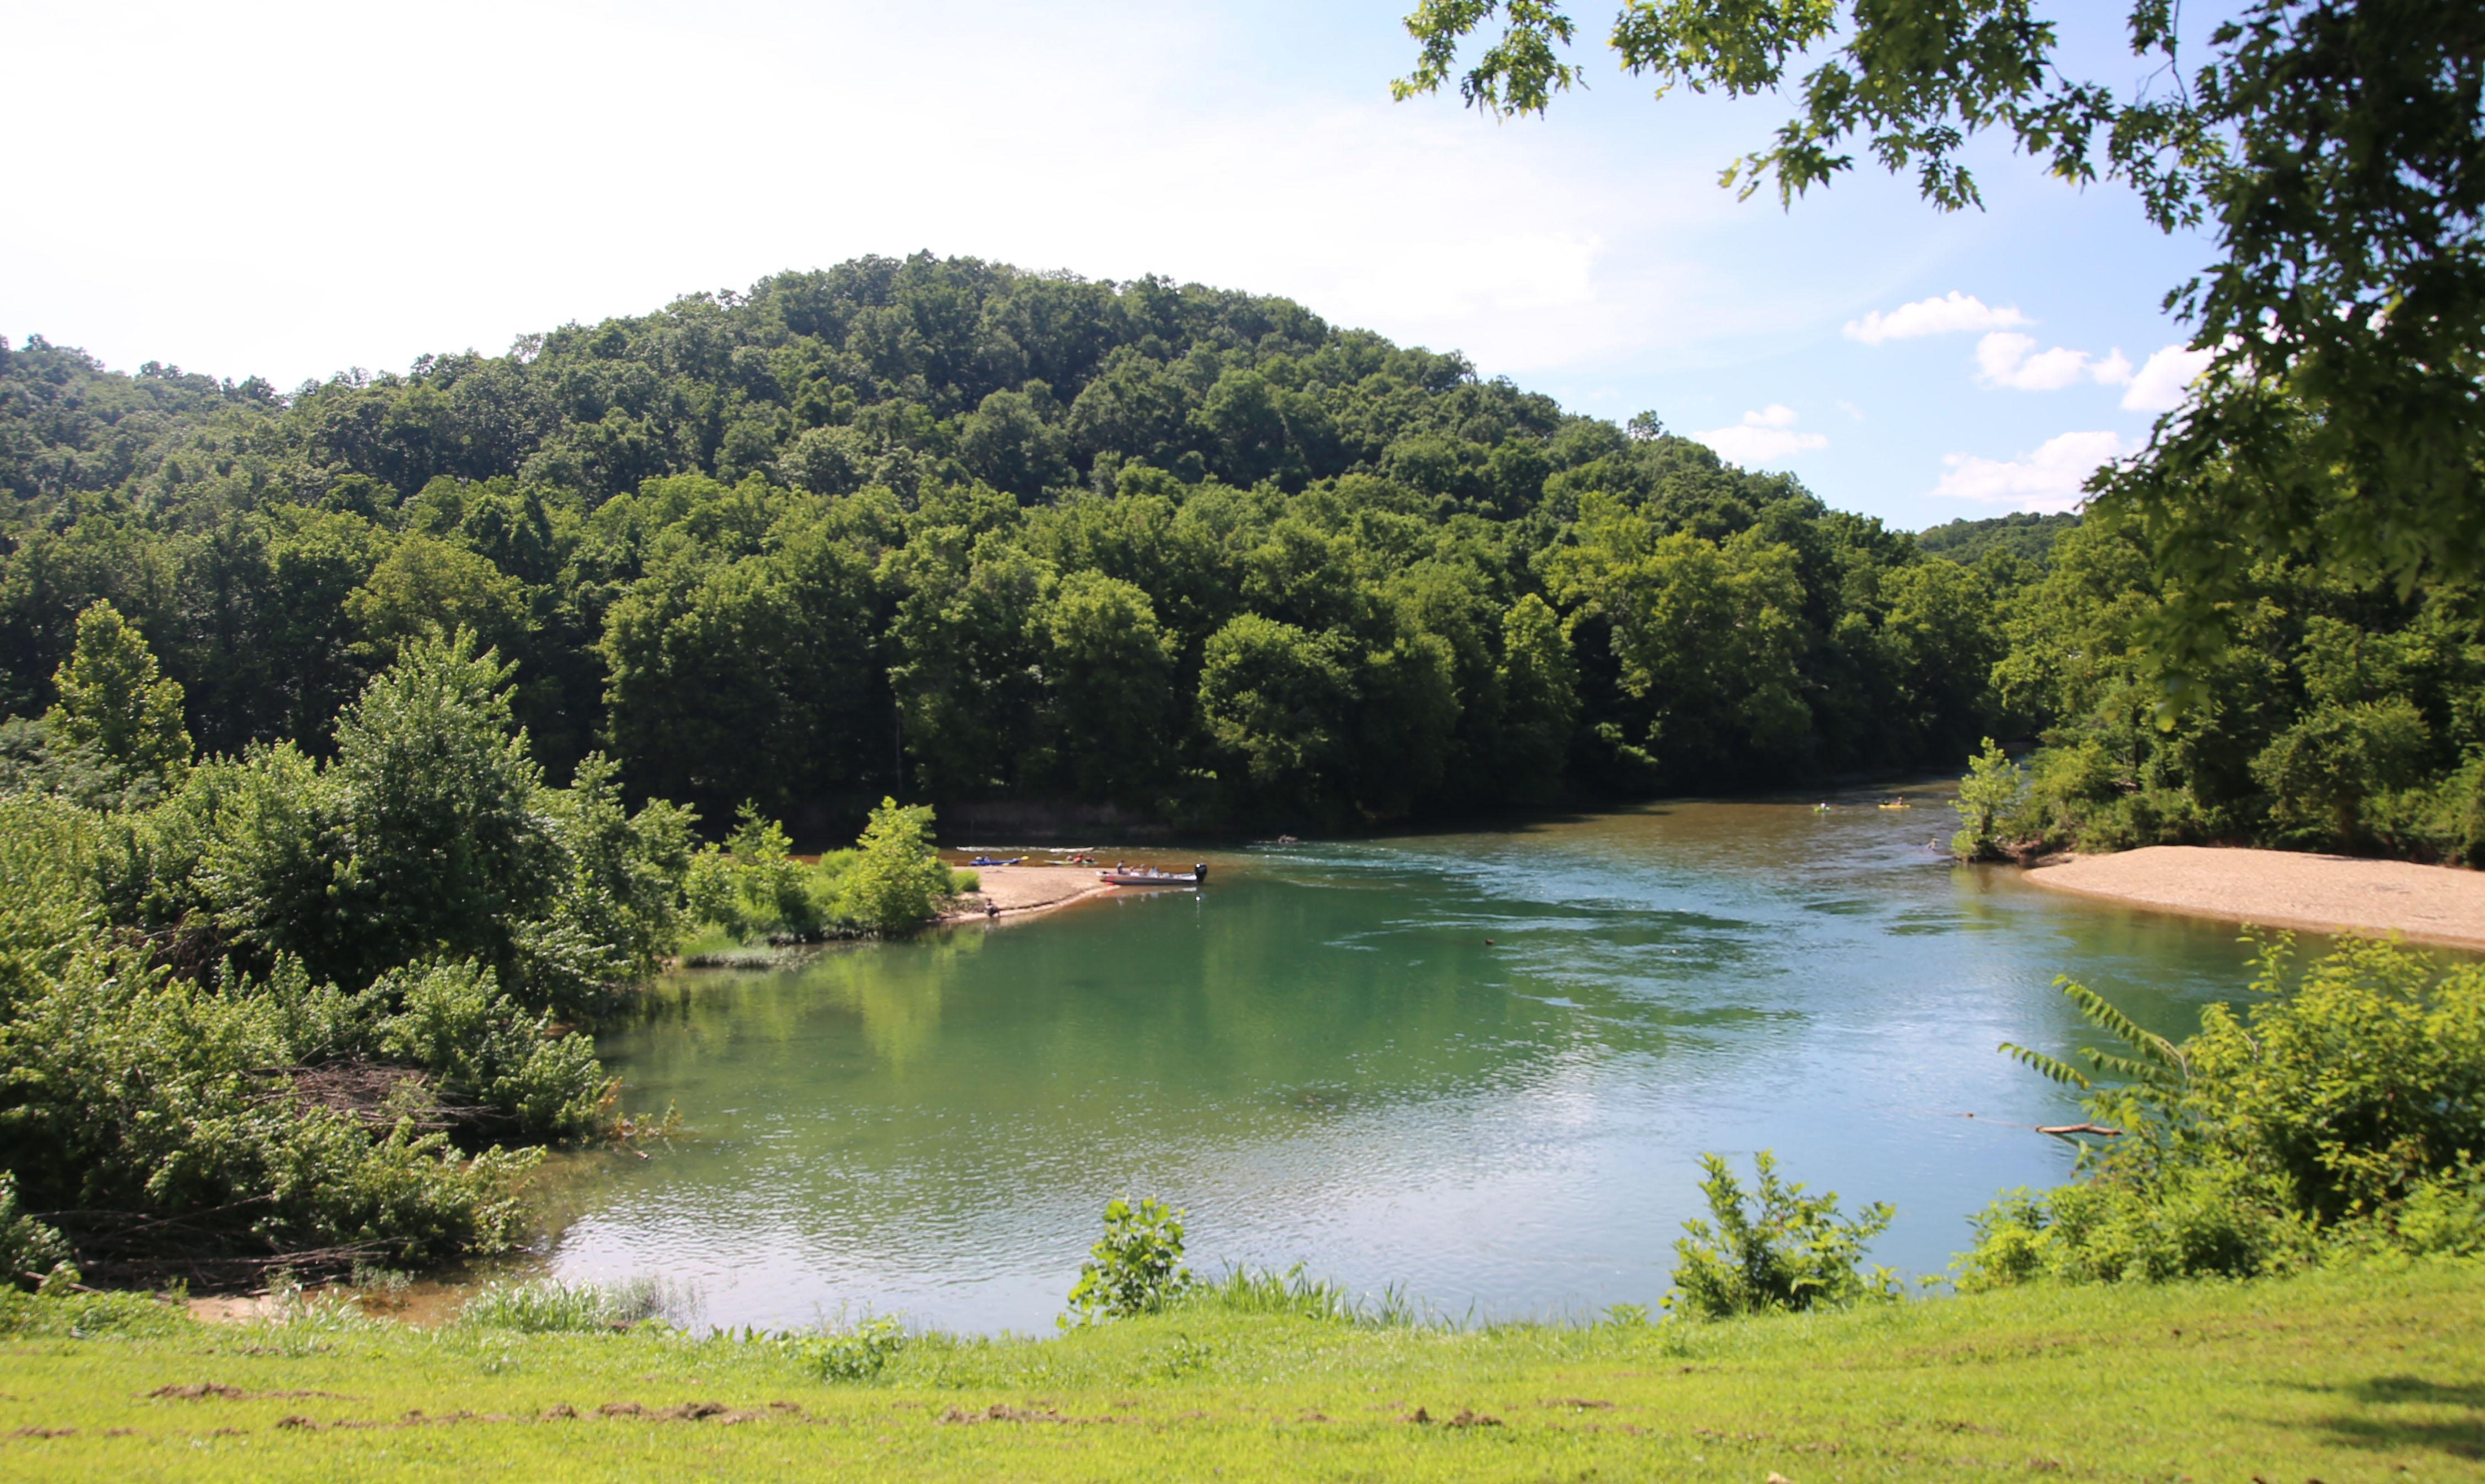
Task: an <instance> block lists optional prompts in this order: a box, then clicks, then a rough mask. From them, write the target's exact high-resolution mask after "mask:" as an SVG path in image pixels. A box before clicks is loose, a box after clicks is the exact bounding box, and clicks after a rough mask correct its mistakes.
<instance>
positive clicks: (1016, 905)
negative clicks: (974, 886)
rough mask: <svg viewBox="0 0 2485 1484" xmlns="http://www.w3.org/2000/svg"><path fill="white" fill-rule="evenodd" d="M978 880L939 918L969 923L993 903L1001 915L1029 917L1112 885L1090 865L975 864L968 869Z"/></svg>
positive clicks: (981, 916)
mask: <svg viewBox="0 0 2485 1484" xmlns="http://www.w3.org/2000/svg"><path fill="white" fill-rule="evenodd" d="M972 869H973V871H974V873H975V875H976V876H977V877H980V878H981V879H982V882H983V886H982V889H981V890H978V891H975V892H972V893H970V894H969V895H967V896H965V897H961V898H960V899H958V903H959V904H958V907H957V909H956V910H955V911H952V912H950V913H949V914H948V915H947V916H945V917H944V918H942V921H944V922H972V921H974V920H976V919H978V918H986V917H989V916H991V915H992V914H991V913H989V912H987V911H986V910H985V908H986V907H987V906H988V905H989V906H997V907H999V908H1000V909H1001V915H1002V916H1004V917H1019V916H1031V915H1033V914H1035V913H1037V912H1049V911H1051V910H1052V909H1053V908H1054V907H1061V906H1068V905H1069V904H1071V903H1074V902H1079V901H1081V900H1084V899H1085V898H1088V897H1095V896H1101V895H1103V894H1104V893H1106V892H1108V891H1111V890H1112V889H1113V888H1112V887H1111V886H1108V885H1106V883H1105V882H1103V881H1100V880H1098V879H1097V878H1096V868H1095V867H1093V866H976V867H973V868H972Z"/></svg>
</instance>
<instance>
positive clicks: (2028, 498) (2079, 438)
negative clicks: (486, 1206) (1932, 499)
mask: <svg viewBox="0 0 2485 1484" xmlns="http://www.w3.org/2000/svg"><path fill="white" fill-rule="evenodd" d="M2139 451H2140V449H2139V445H2136V444H2126V443H2124V442H2123V440H2122V435H2121V434H2119V433H2109V432H2093V433H2064V434H2062V435H2061V436H2059V437H2056V438H2049V439H2047V440H2045V442H2044V443H2043V444H2041V445H2038V446H2037V448H2036V451H2035V452H2034V453H2023V454H2021V455H2020V456H2019V457H2018V458H2016V459H2010V460H2004V459H1988V458H1980V457H1979V456H1977V455H1975V454H1972V453H1953V454H1947V455H1945V456H1944V457H1943V459H1942V462H1943V463H1945V464H1947V465H1949V466H1950V472H1949V473H1946V474H1944V475H1942V477H1941V483H1940V484H1938V485H1936V486H1934V488H1933V494H1934V495H1935V496H1937V497H1940V498H1944V499H1974V500H1980V501H1982V502H1984V503H1986V504H1995V505H2009V506H2011V507H2013V508H2015V509H2020V510H2068V509H2070V508H2071V507H2072V506H2073V505H2076V504H2078V503H2079V502H2080V499H2081V498H2082V497H2081V494H2080V486H2081V485H2082V484H2084V483H2086V482H2087V481H2088V477H2089V475H2090V474H2092V473H2094V472H2096V470H2097V466H2098V465H2100V464H2104V463H2106V462H2108V461H2110V460H2113V459H2118V458H2121V457H2122V456H2124V455H2125V454H2130V453H2137V452H2139Z"/></svg>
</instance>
